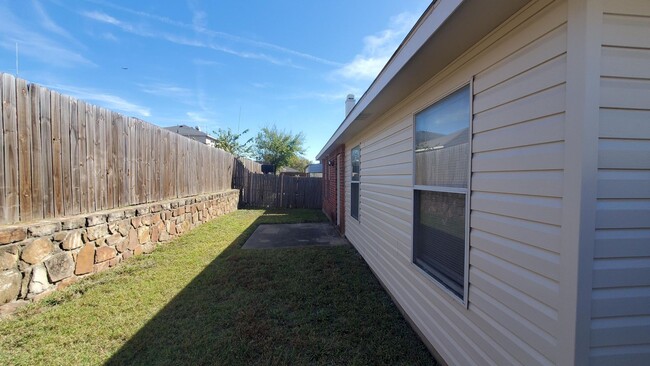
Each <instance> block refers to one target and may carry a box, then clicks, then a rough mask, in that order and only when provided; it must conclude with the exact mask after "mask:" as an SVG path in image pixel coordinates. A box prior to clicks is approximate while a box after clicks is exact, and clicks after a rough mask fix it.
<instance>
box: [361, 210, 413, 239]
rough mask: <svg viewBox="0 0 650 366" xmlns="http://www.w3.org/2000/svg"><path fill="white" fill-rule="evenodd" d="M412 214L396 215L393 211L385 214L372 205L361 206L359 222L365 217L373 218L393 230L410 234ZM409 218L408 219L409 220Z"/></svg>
mask: <svg viewBox="0 0 650 366" xmlns="http://www.w3.org/2000/svg"><path fill="white" fill-rule="evenodd" d="M412 215H413V213H412V212H408V213H405V212H402V213H401V214H396V213H395V212H393V211H390V212H386V211H383V210H381V209H379V208H376V207H374V206H372V205H368V204H363V203H362V205H361V208H360V210H359V220H360V221H363V220H364V218H365V217H374V218H375V219H377V220H379V221H381V222H384V223H386V225H388V226H389V227H391V228H392V229H393V230H397V231H402V232H404V233H409V232H411V222H412V221H413V219H412ZM409 217H410V218H409Z"/></svg>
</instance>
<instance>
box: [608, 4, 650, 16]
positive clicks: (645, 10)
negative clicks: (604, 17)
mask: <svg viewBox="0 0 650 366" xmlns="http://www.w3.org/2000/svg"><path fill="white" fill-rule="evenodd" d="M603 9H604V12H605V13H609V14H622V15H643V16H646V17H650V2H648V1H645V0H606V1H605V4H604V8H603Z"/></svg>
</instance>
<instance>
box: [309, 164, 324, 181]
mask: <svg viewBox="0 0 650 366" xmlns="http://www.w3.org/2000/svg"><path fill="white" fill-rule="evenodd" d="M305 173H307V174H308V175H309V177H311V178H321V177H322V176H323V165H322V164H320V163H319V164H309V165H307V169H305Z"/></svg>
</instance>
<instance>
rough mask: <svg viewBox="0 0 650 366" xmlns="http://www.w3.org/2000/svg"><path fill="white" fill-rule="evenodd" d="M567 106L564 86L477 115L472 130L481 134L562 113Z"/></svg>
mask: <svg viewBox="0 0 650 366" xmlns="http://www.w3.org/2000/svg"><path fill="white" fill-rule="evenodd" d="M565 105H566V87H565V85H564V84H562V85H558V86H556V87H553V88H550V89H546V90H543V91H541V92H539V93H536V94H533V95H530V96H528V97H525V98H522V99H517V100H515V101H513V102H510V103H508V104H504V105H501V106H499V107H497V108H493V109H490V110H488V111H485V112H482V113H477V114H475V115H474V121H473V123H472V130H473V132H474V133H479V132H484V131H488V130H492V129H495V128H499V127H505V126H509V125H513V124H516V123H521V122H525V121H530V120H533V119H537V118H540V117H544V116H550V115H553V114H558V113H562V112H564V109H565Z"/></svg>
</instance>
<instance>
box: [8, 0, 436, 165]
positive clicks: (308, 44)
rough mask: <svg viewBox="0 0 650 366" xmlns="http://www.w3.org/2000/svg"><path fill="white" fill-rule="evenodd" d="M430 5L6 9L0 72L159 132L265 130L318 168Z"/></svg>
mask: <svg viewBox="0 0 650 366" xmlns="http://www.w3.org/2000/svg"><path fill="white" fill-rule="evenodd" d="M428 4H429V1H427V0H401V1H390V0H383V1H368V0H356V1H349V0H348V1H341V0H332V1H295V0H294V1H287V0H274V1H256V2H253V1H207V0H206V1H193V0H188V1H120V0H108V1H104V0H76V1H71V0H21V1H14V0H0V72H7V73H11V74H14V75H15V74H16V49H15V48H16V43H17V44H18V74H19V76H20V77H21V78H24V79H27V80H28V81H31V82H34V83H38V84H42V85H45V86H48V87H50V88H52V89H55V90H59V91H61V92H63V93H65V94H69V95H73V96H75V97H77V98H80V99H84V100H87V101H89V102H92V103H95V104H99V105H102V106H105V107H107V108H110V109H112V110H116V111H120V112H123V113H125V114H127V115H129V116H135V117H138V118H141V119H144V120H146V121H148V122H151V123H154V124H157V125H159V126H171V125H175V124H187V125H191V126H200V127H201V128H202V129H203V130H204V131H206V132H210V133H211V132H212V131H213V130H216V129H217V128H228V127H230V128H232V129H233V130H235V131H237V129H238V128H239V130H244V129H249V130H250V131H251V132H250V133H249V134H248V135H247V136H246V137H249V136H253V135H254V134H256V133H257V131H258V130H259V129H260V128H261V127H264V126H270V125H272V124H275V125H276V126H278V128H280V129H284V130H286V131H292V132H293V133H297V132H300V131H302V132H303V133H304V134H305V137H306V145H307V154H306V157H307V158H309V159H312V160H313V159H314V158H315V156H316V154H317V153H318V152H319V151H320V149H321V147H322V146H323V145H324V144H325V143H326V142H327V139H328V138H329V136H331V134H332V133H333V132H334V131H335V130H336V128H337V127H338V125H339V124H340V123H341V121H342V119H343V115H344V102H345V97H346V95H347V94H348V93H353V94H355V95H356V96H357V98H358V97H360V96H361V94H362V93H363V92H364V91H365V90H366V88H367V87H368V86H369V85H370V83H371V82H372V80H373V79H374V77H375V76H376V75H377V73H378V72H379V71H380V70H381V68H382V67H383V65H384V64H385V62H386V61H387V60H388V58H389V57H390V56H391V55H392V53H393V52H394V51H395V49H396V48H397V46H399V44H400V43H401V41H402V40H403V38H404V36H405V35H406V34H407V33H408V31H409V30H410V28H411V27H412V26H413V24H414V23H415V21H416V20H417V18H418V17H419V16H420V14H421V13H422V12H423V11H424V10H425V9H426V7H427V6H428Z"/></svg>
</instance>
